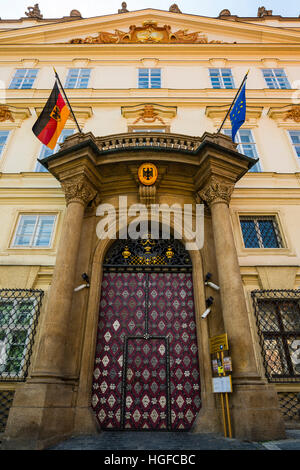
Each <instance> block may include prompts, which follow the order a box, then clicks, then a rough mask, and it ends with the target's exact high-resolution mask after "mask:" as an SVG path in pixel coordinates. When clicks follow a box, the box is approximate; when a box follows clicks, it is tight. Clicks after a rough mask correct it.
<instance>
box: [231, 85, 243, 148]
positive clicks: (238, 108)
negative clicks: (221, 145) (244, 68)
mask: <svg viewBox="0 0 300 470" xmlns="http://www.w3.org/2000/svg"><path fill="white" fill-rule="evenodd" d="M245 119H246V82H245V83H244V86H243V88H242V89H241V92H240V94H239V96H238V97H237V100H236V102H235V104H234V106H233V108H232V111H231V113H230V121H231V138H232V141H233V142H234V139H235V136H236V133H237V131H238V130H239V128H240V127H241V126H242V125H243V124H244V122H245Z"/></svg>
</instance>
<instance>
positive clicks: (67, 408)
mask: <svg viewBox="0 0 300 470" xmlns="http://www.w3.org/2000/svg"><path fill="white" fill-rule="evenodd" d="M61 185H62V189H63V191H64V193H65V197H66V202H67V209H66V214H65V219H64V222H63V228H62V233H61V237H60V241H59V248H58V252H57V257H56V265H55V269H54V274H53V280H52V283H51V288H50V291H49V297H48V305H47V307H46V311H45V316H44V319H43V322H42V324H41V332H40V338H39V344H38V345H37V354H36V361H35V364H33V370H32V372H31V376H30V378H29V379H28V380H27V382H26V383H24V384H20V387H19V388H17V390H16V393H15V398H14V402H13V406H12V408H11V410H10V414H9V419H8V422H7V426H6V431H5V435H4V448H6V449H43V448H45V447H47V446H50V445H52V444H54V443H55V442H57V441H59V440H61V439H63V438H65V437H67V436H69V435H70V434H71V433H72V431H73V427H74V400H75V390H76V388H75V383H76V381H74V377H68V376H67V374H66V372H65V371H66V370H67V369H68V368H67V364H65V361H66V355H65V344H66V340H67V337H68V331H69V328H70V321H71V303H72V296H73V291H74V280H75V273H76V264H77V258H78V249H79V242H80V237H81V227H82V220H83V215H84V210H85V207H86V205H87V204H88V202H89V201H91V200H92V199H94V197H95V196H96V189H95V186H94V185H93V184H92V183H91V182H90V179H89V178H88V177H87V175H86V174H85V172H84V171H82V172H80V173H79V174H76V175H72V176H69V177H68V178H66V179H63V180H62V181H61Z"/></svg>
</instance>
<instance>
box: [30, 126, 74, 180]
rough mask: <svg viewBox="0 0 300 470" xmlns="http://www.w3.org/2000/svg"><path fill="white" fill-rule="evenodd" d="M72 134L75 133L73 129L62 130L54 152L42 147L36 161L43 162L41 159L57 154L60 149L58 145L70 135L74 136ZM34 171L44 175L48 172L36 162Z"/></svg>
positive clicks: (44, 146)
mask: <svg viewBox="0 0 300 470" xmlns="http://www.w3.org/2000/svg"><path fill="white" fill-rule="evenodd" d="M74 132H75V129H63V130H62V132H61V134H60V136H59V138H58V139H57V143H56V146H55V148H54V150H51V149H49V147H47V145H42V149H41V151H40V154H39V157H38V160H43V158H47V157H50V155H53V154H54V153H56V152H58V151H59V148H60V147H59V144H62V143H63V142H64V140H65V139H66V138H67V137H69V136H70V135H72V134H74ZM35 171H37V172H40V173H44V172H47V171H48V170H47V169H46V168H45V167H44V166H43V165H41V163H40V162H37V163H36V167H35Z"/></svg>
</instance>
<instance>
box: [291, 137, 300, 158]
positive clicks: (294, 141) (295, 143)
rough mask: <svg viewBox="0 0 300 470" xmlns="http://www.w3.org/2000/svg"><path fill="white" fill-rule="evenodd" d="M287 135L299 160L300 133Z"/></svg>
mask: <svg viewBox="0 0 300 470" xmlns="http://www.w3.org/2000/svg"><path fill="white" fill-rule="evenodd" d="M289 135H290V138H291V141H292V144H293V146H294V149H295V151H296V154H297V156H298V157H299V158H300V131H289Z"/></svg>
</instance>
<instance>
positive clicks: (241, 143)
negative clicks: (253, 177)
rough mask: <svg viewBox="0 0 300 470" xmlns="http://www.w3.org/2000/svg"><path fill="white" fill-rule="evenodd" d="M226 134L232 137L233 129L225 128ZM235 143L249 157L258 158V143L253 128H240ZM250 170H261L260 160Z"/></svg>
mask: <svg viewBox="0 0 300 470" xmlns="http://www.w3.org/2000/svg"><path fill="white" fill-rule="evenodd" d="M224 134H225V135H228V136H229V137H231V129H224ZM235 143H237V144H238V147H237V149H238V151H239V152H240V153H243V154H244V155H247V157H250V158H255V159H257V158H258V153H257V149H256V143H255V140H254V137H253V133H252V130H251V129H240V130H239V131H238V132H237V133H236V137H235ZM249 171H252V172H260V171H261V167H260V164H259V162H257V163H256V164H255V165H253V167H252V168H250V170H249Z"/></svg>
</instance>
